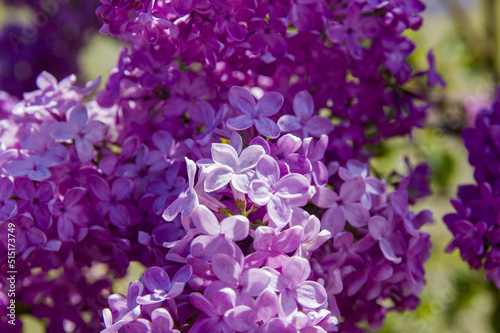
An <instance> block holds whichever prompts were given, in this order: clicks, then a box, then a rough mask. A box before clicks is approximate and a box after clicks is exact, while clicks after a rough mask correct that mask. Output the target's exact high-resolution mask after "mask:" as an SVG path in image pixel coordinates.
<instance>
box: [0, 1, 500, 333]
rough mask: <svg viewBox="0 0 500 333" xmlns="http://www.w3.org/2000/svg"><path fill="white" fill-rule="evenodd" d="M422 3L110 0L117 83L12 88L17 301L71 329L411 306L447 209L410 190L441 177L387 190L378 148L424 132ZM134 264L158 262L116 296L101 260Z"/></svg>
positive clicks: (259, 326) (8, 154)
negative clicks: (419, 61)
mask: <svg viewBox="0 0 500 333" xmlns="http://www.w3.org/2000/svg"><path fill="white" fill-rule="evenodd" d="M422 10H423V5H422V4H421V3H420V1H411V2H402V1H396V0H394V1H392V0H391V1H356V2H353V1H340V2H338V1H337V2H335V4H333V3H332V2H330V1H319V2H314V1H281V2H272V1H257V2H255V3H253V2H246V1H240V0H234V1H229V2H228V1H210V2H209V1H203V0H193V1H172V2H166V1H163V0H159V1H149V0H141V1H139V0H138V1H115V0H103V1H102V6H100V7H99V8H98V9H97V10H96V14H97V15H98V16H99V17H100V18H101V20H102V21H103V26H102V27H101V32H103V33H107V34H110V35H112V36H116V37H118V38H120V39H122V40H125V41H127V42H129V43H130V44H131V46H130V48H129V49H126V48H124V49H123V50H122V52H121V54H120V59H119V61H118V64H117V68H115V69H114V70H113V72H112V74H111V76H110V78H109V80H108V82H107V83H106V88H105V89H104V90H102V91H100V92H98V93H97V94H96V95H95V97H94V98H93V99H92V100H91V101H89V102H86V103H85V102H84V101H87V100H89V98H88V95H90V94H91V93H92V92H93V90H94V89H95V88H96V87H97V86H98V84H99V81H98V80H95V81H91V82H89V83H87V84H86V85H85V87H83V88H79V87H78V86H77V85H75V82H76V79H75V76H69V77H67V78H65V79H63V80H61V81H59V82H58V81H57V80H56V79H55V77H54V76H52V75H50V74H48V73H47V72H42V73H41V74H40V75H39V76H38V78H37V81H36V83H37V87H38V89H37V90H35V91H33V92H30V93H25V94H24V96H23V97H24V99H23V100H22V101H20V102H18V101H17V100H16V99H14V98H11V97H9V96H7V95H4V94H1V95H0V102H1V103H0V108H1V110H0V111H1V113H0V114H1V116H2V119H1V128H2V132H0V138H1V147H0V149H1V150H0V173H1V178H0V202H1V204H2V206H1V207H0V229H2V230H4V231H5V232H6V230H7V229H8V228H9V225H11V223H12V224H14V225H15V226H16V233H17V234H16V237H17V239H19V242H20V243H19V247H18V252H19V253H17V261H16V267H17V268H18V269H19V271H20V272H21V273H20V274H19V275H18V276H17V280H16V281H17V286H16V288H18V290H19V291H20V293H22V294H23V297H22V298H21V301H22V302H23V303H25V304H27V305H30V306H32V307H33V311H32V313H33V314H34V315H35V316H37V317H39V318H48V321H49V322H50V325H49V327H48V332H57V333H59V332H64V331H66V332H69V331H86V330H88V331H94V332H95V331H99V330H102V331H103V332H106V333H112V332H119V333H123V332H137V333H138V332H179V331H181V330H184V329H185V328H189V330H190V332H205V331H207V330H211V331H223V332H255V333H257V332H276V331H278V330H280V331H284V332H332V331H338V330H340V331H344V332H352V331H355V330H361V331H362V329H361V328H360V327H361V326H363V325H365V326H366V324H365V323H368V325H369V326H370V328H371V329H372V330H377V329H380V328H381V327H382V325H383V322H384V318H385V314H386V313H387V312H388V311H391V310H398V311H402V310H404V309H414V308H415V306H416V304H418V295H419V293H420V292H421V290H422V287H423V285H424V282H425V281H424V273H425V272H424V269H423V264H424V262H425V261H426V260H427V259H428V253H429V249H430V247H431V243H430V240H429V235H428V234H426V233H423V232H421V231H419V229H420V227H421V226H422V225H423V224H425V223H427V222H430V220H431V218H432V217H431V214H430V212H428V211H423V212H421V213H419V214H415V213H413V212H411V211H410V210H409V207H408V204H409V202H412V201H413V200H414V199H416V198H419V197H422V196H424V195H426V194H427V191H426V188H425V186H423V185H422V184H421V183H420V182H419V179H424V178H426V177H427V173H426V172H425V170H422V169H415V170H413V169H411V170H410V171H411V172H410V173H411V174H410V176H408V177H407V178H404V179H403V180H402V181H401V183H400V186H399V187H398V189H397V190H395V191H393V192H392V193H390V195H388V193H387V186H386V183H385V181H384V180H381V179H377V178H375V177H372V176H370V169H369V167H368V164H367V163H366V162H367V160H368V159H369V157H370V156H369V154H368V152H367V151H366V150H365V145H366V144H376V143H378V142H379V141H380V140H381V139H382V138H385V137H390V136H394V135H406V134H409V133H410V132H411V129H412V128H413V127H415V126H421V125H422V122H423V119H424V117H425V113H426V112H425V111H426V108H427V106H425V105H422V103H419V102H417V97H416V96H415V95H414V94H412V93H409V92H408V91H406V90H404V89H402V88H401V87H400V84H403V83H406V82H408V80H410V79H413V78H414V77H415V78H416V77H417V76H422V75H423V74H422V73H417V74H414V73H412V68H411V67H410V65H409V64H408V62H407V61H406V58H407V57H408V55H409V54H410V53H411V51H412V50H413V47H414V45H413V43H412V42H411V41H410V40H408V39H406V37H403V36H402V32H403V31H404V30H405V29H407V28H411V29H417V28H418V27H419V25H420V17H419V13H420V12H421V11H422ZM429 59H430V61H431V65H430V67H431V69H429V72H428V74H429V75H431V74H432V75H434V78H433V79H432V81H433V82H434V81H436V80H437V79H436V77H435V76H436V75H437V73H435V70H434V69H433V63H432V62H433V58H429ZM4 128H5V129H6V130H5V131H4V130H3V129H4ZM487 189H488V188H486V190H482V191H481V193H482V195H485V196H487V194H488V193H489V192H488V191H487ZM490 189H491V187H490ZM490 192H491V191H490ZM490 201H491V200H490ZM481 230H482V229H481ZM481 230H479V232H481ZM1 249H2V250H1V252H0V254H1V256H2V257H6V256H7V255H6V253H7V249H8V245H7V244H6V243H5V242H2V243H1ZM495 255H496V253H492V255H490V257H488V260H487V262H488V267H490V266H491V267H492V266H494V264H495V262H497V257H496V256H495ZM131 261H138V262H140V263H142V264H143V265H144V266H146V267H147V268H148V269H147V270H146V272H145V273H144V275H143V276H142V277H141V278H140V280H139V281H135V282H132V283H131V284H130V286H129V290H128V295H127V296H124V295H120V294H113V295H110V296H109V297H108V298H107V304H106V302H104V301H103V296H104V297H105V296H107V295H106V292H107V293H108V294H109V293H110V290H111V288H110V286H109V280H108V279H109V277H106V278H104V277H102V275H103V273H102V272H101V273H99V272H98V271H97V270H98V267H102V266H99V265H97V264H98V263H99V264H101V265H104V267H106V268H107V271H108V272H106V273H104V274H106V275H111V276H113V277H116V278H120V277H123V276H124V275H125V273H126V270H127V267H129V264H130V262H131ZM3 262H4V264H2V265H6V264H5V263H6V262H7V261H6V260H4V261H3ZM3 268H6V267H4V266H2V269H3ZM28 268H29V269H28ZM54 270H57V273H54V274H56V277H51V279H54V280H53V281H55V282H54V283H53V285H52V281H49V280H48V277H47V274H48V272H49V271H51V272H54ZM68 276H71V278H68V281H67V283H65V282H64V281H65V280H64V279H65V278H67V277H68ZM100 277H102V278H100ZM94 280H96V281H95V282H92V281H94ZM89 281H91V282H92V283H94V284H93V285H92V288H91V289H90V293H89V292H85V291H84V290H85V288H87V287H88V285H89V284H90V283H91V282H89ZM101 281H102V282H101ZM2 283H3V281H2ZM44 285H50V286H51V287H50V288H43V286H44ZM72 285H73V287H72ZM2 288H3V289H2V290H4V289H5V285H3V284H2ZM103 291H104V292H103ZM60 292H63V294H60ZM40 299H42V300H44V301H46V302H42V303H40V302H39V300H40ZM35 300H36V301H35ZM95 300H99V302H95ZM382 301H386V302H384V303H382ZM390 302H392V305H382V304H389V303H390ZM41 304H46V306H42V305H41ZM64 307H66V308H67V309H66V311H63V310H62V308H64ZM353 308H357V309H359V310H358V311H355V312H353V311H352V309H353ZM88 311H90V313H91V315H92V318H91V323H90V324H88V325H87V323H86V322H85V320H86V319H85V318H88V315H87V314H86V313H87V312H88ZM96 313H97V314H99V313H102V317H100V315H97V316H98V317H99V319H96V317H95V314H96ZM358 326H359V327H358Z"/></svg>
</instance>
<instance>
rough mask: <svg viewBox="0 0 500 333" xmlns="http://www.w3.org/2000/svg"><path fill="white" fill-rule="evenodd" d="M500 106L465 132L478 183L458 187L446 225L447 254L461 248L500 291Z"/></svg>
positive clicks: (480, 116)
mask: <svg viewBox="0 0 500 333" xmlns="http://www.w3.org/2000/svg"><path fill="white" fill-rule="evenodd" d="M499 129H500V103H499V101H498V99H497V101H495V102H494V103H493V105H492V106H491V107H490V109H486V110H482V111H481V112H479V113H478V114H477V116H476V122H475V128H466V129H464V131H463V132H462V136H463V139H464V142H465V147H466V148H467V150H468V151H469V162H470V163H471V165H472V166H473V167H474V168H475V170H474V179H475V180H476V184H473V185H472V184H471V185H461V186H459V187H458V193H457V198H456V199H452V200H451V203H452V205H453V207H454V209H455V212H454V213H450V214H448V215H446V216H445V217H444V218H443V219H444V223H445V224H446V226H447V227H448V229H450V231H451V233H452V234H453V240H452V241H451V242H450V244H449V245H448V247H447V248H446V251H447V252H451V251H453V250H454V249H459V251H460V256H461V257H462V259H463V260H464V261H466V262H467V263H468V264H469V266H470V267H471V268H472V269H480V268H484V269H486V271H487V273H486V278H487V279H488V280H491V281H493V282H494V283H495V284H496V286H497V287H498V288H500V278H499V276H500V275H499V274H498V271H499V270H498V267H500V264H499V263H500V261H498V249H499V244H500V242H499V240H500V238H499V237H498V235H499V234H500V233H499V229H498V223H499V221H500V210H499V207H500V197H499V184H500V182H499V179H500V169H499V168H498V165H499V164H498V161H499V160H500V130H499Z"/></svg>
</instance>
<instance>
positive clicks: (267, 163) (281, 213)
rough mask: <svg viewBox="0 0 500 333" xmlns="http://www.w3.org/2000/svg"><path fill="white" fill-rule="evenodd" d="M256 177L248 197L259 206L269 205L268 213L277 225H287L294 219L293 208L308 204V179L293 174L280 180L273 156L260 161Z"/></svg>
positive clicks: (251, 184) (264, 157) (276, 163)
mask: <svg viewBox="0 0 500 333" xmlns="http://www.w3.org/2000/svg"><path fill="white" fill-rule="evenodd" d="M256 176H257V178H256V179H255V180H253V181H252V182H251V183H250V191H249V193H248V196H249V198H250V199H251V200H252V201H253V202H254V203H256V204H257V205H259V206H264V205H267V213H268V214H269V217H270V218H271V219H272V220H273V222H275V223H276V224H279V225H285V224H286V223H287V222H288V221H290V218H291V217H292V209H291V207H293V206H303V205H305V204H306V202H307V199H308V198H307V194H308V193H309V182H308V181H307V179H306V177H304V176H302V175H299V174H296V173H291V174H288V175H286V176H284V177H283V178H281V179H280V172H279V166H278V162H276V160H275V159H274V158H272V157H271V156H269V155H265V156H263V157H262V158H261V159H260V161H259V163H257V167H256Z"/></svg>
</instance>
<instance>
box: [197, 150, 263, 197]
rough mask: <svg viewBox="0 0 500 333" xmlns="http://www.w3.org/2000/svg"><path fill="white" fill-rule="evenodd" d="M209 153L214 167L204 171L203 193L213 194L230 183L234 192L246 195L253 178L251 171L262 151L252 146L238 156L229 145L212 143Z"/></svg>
mask: <svg viewBox="0 0 500 333" xmlns="http://www.w3.org/2000/svg"><path fill="white" fill-rule="evenodd" d="M211 151H212V159H213V161H214V165H213V166H209V167H207V168H206V169H205V172H206V173H207V177H206V178H205V187H204V188H205V191H207V192H213V191H216V190H219V189H221V188H223V187H224V186H226V185H227V184H228V183H231V186H232V187H233V188H235V189H236V190H238V191H240V192H242V193H248V191H249V186H250V179H251V178H252V176H253V173H252V172H251V170H252V169H254V168H255V166H256V165H257V163H258V162H259V160H260V158H261V157H262V156H263V155H264V154H265V152H264V149H263V148H262V147H260V146H256V145H254V146H249V147H248V148H246V149H244V150H243V151H241V153H240V154H238V152H237V151H236V150H235V149H234V148H233V147H231V146H230V145H227V144H220V143H219V144H218V143H214V144H212V149H211ZM238 155H239V156H238Z"/></svg>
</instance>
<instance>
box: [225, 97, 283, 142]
mask: <svg viewBox="0 0 500 333" xmlns="http://www.w3.org/2000/svg"><path fill="white" fill-rule="evenodd" d="M229 103H231V105H232V106H233V107H234V108H235V109H236V110H238V111H239V112H241V113H243V114H242V115H239V116H237V117H235V118H230V119H228V120H227V126H228V127H229V128H230V129H232V130H235V131H241V130H245V129H247V128H249V127H251V126H252V125H254V124H255V127H256V128H257V131H259V133H260V134H262V135H264V136H267V137H268V138H271V139H275V138H277V137H278V136H279V135H280V128H279V127H278V125H276V123H275V122H274V121H272V120H271V119H269V118H267V117H271V116H272V115H274V114H276V113H277V112H278V111H279V110H280V109H281V107H282V106H283V96H281V94H280V93H277V92H274V91H273V92H269V93H267V94H265V95H264V96H263V97H262V98H261V99H260V100H259V101H258V102H257V103H255V98H254V97H253V96H252V95H251V94H250V93H249V92H248V91H247V90H245V89H243V88H241V87H232V88H231V89H229Z"/></svg>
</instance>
